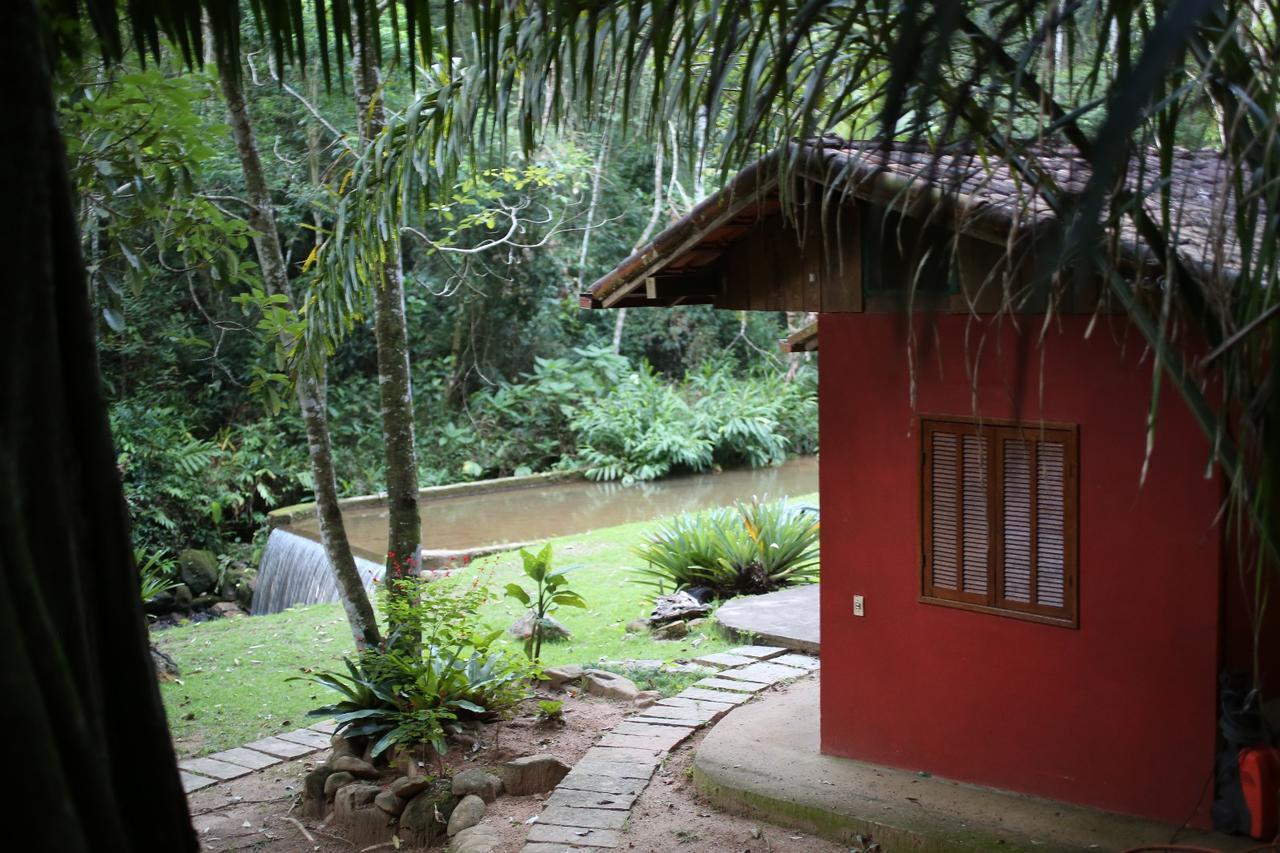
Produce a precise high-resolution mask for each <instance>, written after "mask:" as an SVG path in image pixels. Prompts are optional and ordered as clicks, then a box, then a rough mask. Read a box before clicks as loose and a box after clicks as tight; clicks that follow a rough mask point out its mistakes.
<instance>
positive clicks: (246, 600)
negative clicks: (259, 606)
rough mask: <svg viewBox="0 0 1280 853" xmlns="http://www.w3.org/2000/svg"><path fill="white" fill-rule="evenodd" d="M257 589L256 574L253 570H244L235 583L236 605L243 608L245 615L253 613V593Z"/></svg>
mask: <svg viewBox="0 0 1280 853" xmlns="http://www.w3.org/2000/svg"><path fill="white" fill-rule="evenodd" d="M257 588H258V573H257V571H255V570H253V569H248V570H246V572H245V574H244V575H243V576H241V579H240V580H239V581H237V582H236V603H237V604H239V605H240V606H241V607H242V608H244V612H245V613H252V612H253V593H254V591H255V590H256V589H257Z"/></svg>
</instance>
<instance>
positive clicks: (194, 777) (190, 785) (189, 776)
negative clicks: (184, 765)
mask: <svg viewBox="0 0 1280 853" xmlns="http://www.w3.org/2000/svg"><path fill="white" fill-rule="evenodd" d="M178 775H179V776H180V777H182V790H183V791H184V792H186V793H188V794H190V793H191V792H192V791H199V790H200V789H201V788H207V787H209V786H210V785H216V784H217V783H218V780H217V779H210V778H209V777H208V776H201V775H200V774H198V773H189V772H187V771H186V770H183V769H181V768H179V769H178Z"/></svg>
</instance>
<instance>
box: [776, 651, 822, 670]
mask: <svg viewBox="0 0 1280 853" xmlns="http://www.w3.org/2000/svg"><path fill="white" fill-rule="evenodd" d="M769 663H777V664H782V665H783V666H794V667H795V668H797V669H803V670H805V671H806V672H815V671H816V670H817V669H818V668H819V667H820V666H821V665H822V663H821V661H819V660H818V659H817V658H815V657H811V656H809V655H800V654H789V655H779V656H778V657H776V658H774V659H772V660H771V661H769Z"/></svg>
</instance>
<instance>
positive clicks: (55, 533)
mask: <svg viewBox="0 0 1280 853" xmlns="http://www.w3.org/2000/svg"><path fill="white" fill-rule="evenodd" d="M39 5H42V4H38V3H37V2H36V0H18V2H14V3H10V4H8V5H6V7H5V25H4V27H2V28H0V79H3V80H4V81H5V87H4V109H5V113H6V114H7V115H10V116H13V117H15V119H16V120H15V121H12V122H10V125H9V127H8V128H7V130H6V133H5V134H4V139H3V141H2V142H0V148H2V149H3V151H2V153H3V157H0V181H2V182H3V186H4V188H5V204H4V205H2V206H0V241H3V256H4V259H5V273H6V276H7V280H8V281H9V282H10V286H9V287H8V288H6V291H5V297H6V303H5V311H4V312H3V315H0V486H2V487H0V650H3V651H0V654H3V658H4V660H3V666H0V695H3V696H5V697H6V700H7V701H5V702H4V703H3V706H0V726H2V727H3V730H4V731H5V732H7V733H9V737H8V738H7V740H6V746H5V760H6V762H7V764H8V766H10V767H15V768H21V772H22V781H21V784H17V785H13V786H11V787H10V791H9V793H8V794H6V795H5V813H6V814H9V815H12V816H13V817H14V818H15V819H17V820H22V821H25V822H26V823H27V825H28V826H29V828H30V829H31V830H33V831H34V832H36V833H38V835H37V837H43V838H44V839H45V845H44V846H46V847H56V848H57V849H59V850H63V851H69V853H80V852H81V851H91V850H113V851H114V850H119V851H132V852H133V853H143V851H153V850H166V851H169V850H171V851H180V853H181V851H195V850H196V849H197V848H198V845H197V841H196V836H195V832H194V831H193V830H192V828H191V819H190V816H189V814H188V811H187V803H186V797H185V796H184V795H183V792H182V783H181V781H180V779H179V776H178V768H177V763H176V761H175V757H174V752H173V745H172V742H171V741H170V739H169V729H168V726H167V725H166V723H165V713H164V706H163V704H162V703H161V701H160V691H159V689H158V687H157V685H156V677H155V671H154V669H153V667H152V663H151V655H150V652H149V650H148V646H147V631H146V627H145V623H144V621H143V613H142V600H141V596H140V594H139V587H138V571H137V568H136V567H135V566H134V562H133V548H132V545H131V543H130V541H129V521H128V514H127V509H126V506H125V501H124V495H123V492H122V491H121V488H120V480H119V475H118V473H117V471H116V452H115V448H114V447H113V446H112V440H111V432H110V429H109V427H108V423H107V407H106V403H105V400H104V398H103V395H102V389H101V387H100V380H99V377H100V373H99V368H98V359H97V354H96V353H95V351H94V328H95V322H94V316H93V313H92V309H91V304H90V300H89V289H88V281H87V278H86V275H85V267H84V261H83V258H82V257H81V253H80V245H81V244H80V235H79V234H78V233H77V226H76V212H75V205H74V202H73V200H72V192H71V186H70V181H69V180H68V177H67V163H66V151H65V150H64V148H63V144H62V138H61V136H60V134H59V131H58V124H57V118H56V115H55V110H54V98H53V88H52V81H51V78H50V73H49V67H48V63H49V60H50V57H51V56H52V52H51V51H50V50H49V48H48V46H47V45H45V44H44V39H43V36H44V32H45V30H44V26H43V24H42V15H41V11H40V10H39V9H38V6H39ZM140 779H141V780H145V784H139V780H140ZM36 816H39V817H38V818H36ZM37 846H39V845H37Z"/></svg>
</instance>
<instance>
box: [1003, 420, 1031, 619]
mask: <svg viewBox="0 0 1280 853" xmlns="http://www.w3.org/2000/svg"><path fill="white" fill-rule="evenodd" d="M1001 449H1002V452H1003V456H1004V477H1003V480H1004V482H1003V488H1002V494H1001V498H1002V503H1003V506H1004V512H1003V518H1002V519H1001V523H1002V525H1003V530H1002V533H1003V536H1004V555H1003V561H1002V566H1001V568H1002V570H1003V579H1004V589H1003V593H1004V597H1005V598H1006V599H1008V600H1009V601H1016V602H1019V603H1021V604H1029V603H1031V448H1030V446H1029V445H1028V443H1027V442H1025V441H1022V440H1020V439H1004V440H1003V442H1002V448H1001Z"/></svg>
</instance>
